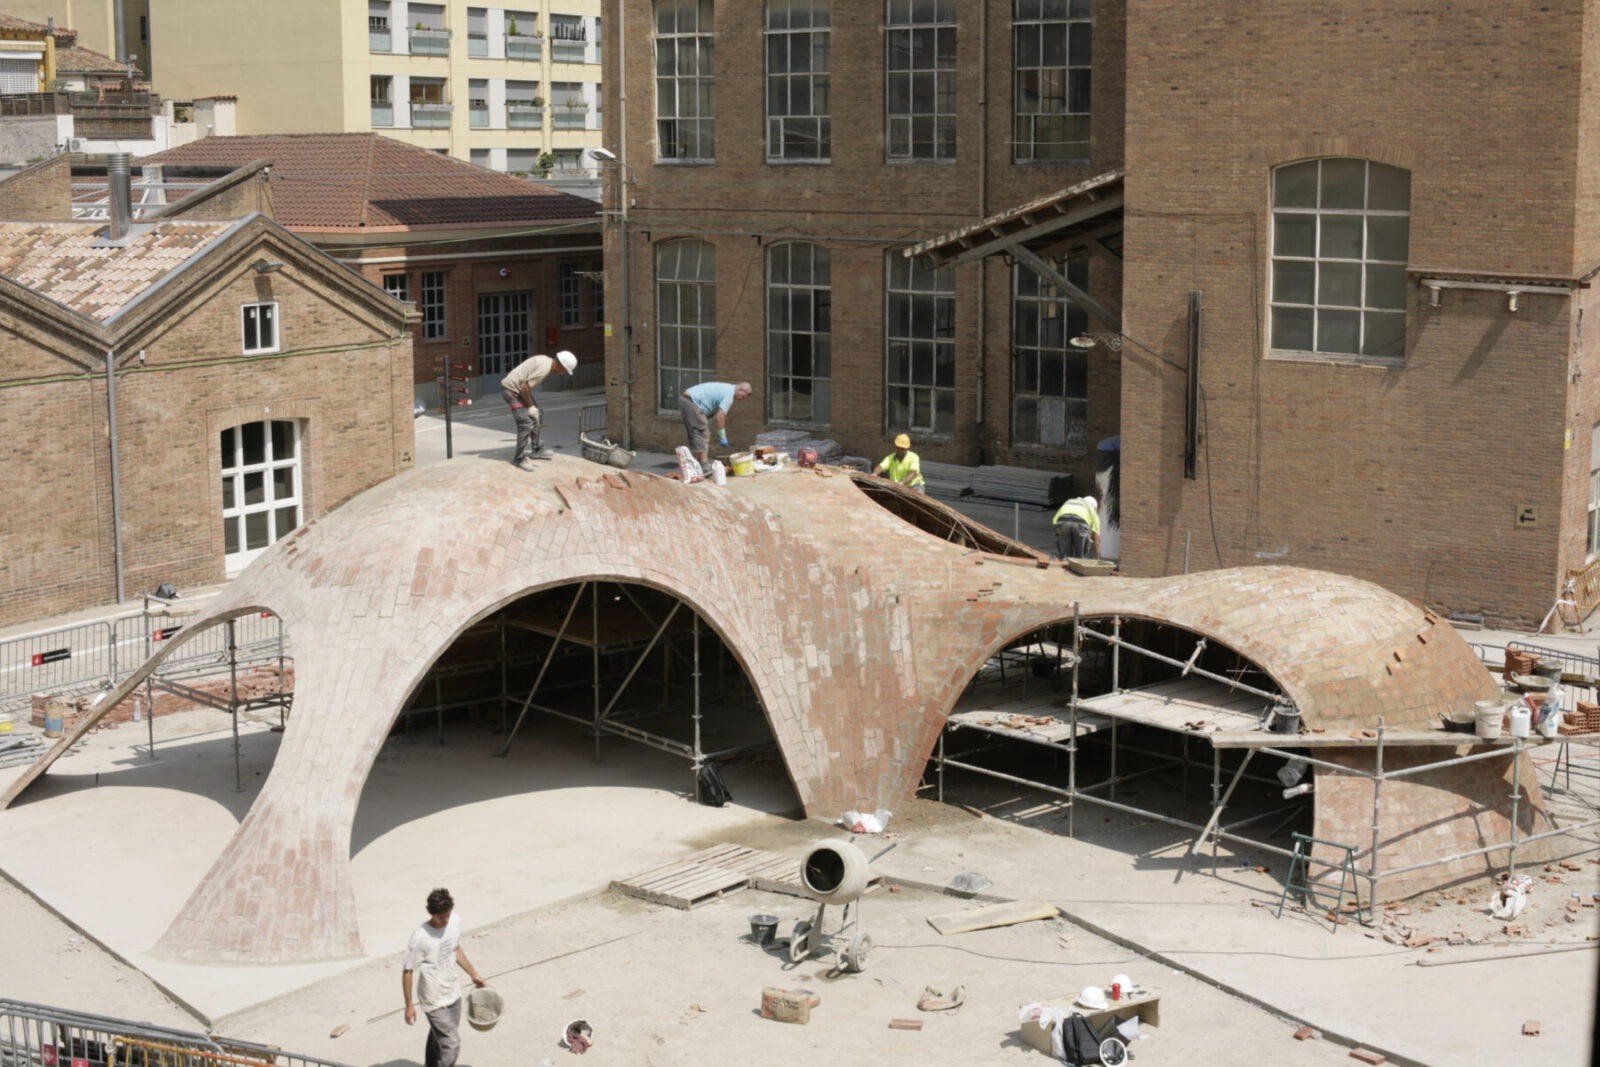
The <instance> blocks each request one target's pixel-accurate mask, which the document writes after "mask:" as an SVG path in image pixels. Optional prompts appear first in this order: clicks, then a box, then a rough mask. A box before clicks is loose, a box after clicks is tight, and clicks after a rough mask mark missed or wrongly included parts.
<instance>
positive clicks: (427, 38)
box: [411, 29, 450, 56]
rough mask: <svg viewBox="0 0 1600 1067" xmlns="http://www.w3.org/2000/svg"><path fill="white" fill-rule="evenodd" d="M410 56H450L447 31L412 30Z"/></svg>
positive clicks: (448, 33)
mask: <svg viewBox="0 0 1600 1067" xmlns="http://www.w3.org/2000/svg"><path fill="white" fill-rule="evenodd" d="M411 54H412V55H414V56H447V55H449V54H450V31H449V30H427V29H423V30H412V31H411Z"/></svg>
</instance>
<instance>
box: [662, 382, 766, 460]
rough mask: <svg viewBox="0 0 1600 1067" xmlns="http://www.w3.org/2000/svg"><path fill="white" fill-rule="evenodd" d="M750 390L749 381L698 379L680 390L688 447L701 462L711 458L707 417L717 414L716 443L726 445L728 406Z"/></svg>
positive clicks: (748, 393) (679, 409) (679, 406)
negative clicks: (694, 383)
mask: <svg viewBox="0 0 1600 1067" xmlns="http://www.w3.org/2000/svg"><path fill="white" fill-rule="evenodd" d="M750 393H751V389H750V383H749V382H739V383H737V384H732V385H730V384H729V383H727V382H701V383H700V384H699V385H691V386H690V387H689V388H687V389H685V390H684V391H683V392H682V393H680V394H679V396H678V412H679V414H681V415H682V416H683V428H684V430H685V431H686V432H687V433H688V435H689V451H690V452H693V453H694V458H695V459H697V460H699V461H700V462H701V463H702V464H705V463H709V462H710V461H711V455H710V453H711V425H710V423H709V422H708V421H707V420H708V419H709V418H710V417H711V416H713V415H715V416H716V418H717V443H718V444H720V445H721V446H722V447H723V448H727V447H728V421H727V420H728V409H729V408H731V407H733V402H734V401H735V400H743V399H744V398H745V397H747V396H749V395H750Z"/></svg>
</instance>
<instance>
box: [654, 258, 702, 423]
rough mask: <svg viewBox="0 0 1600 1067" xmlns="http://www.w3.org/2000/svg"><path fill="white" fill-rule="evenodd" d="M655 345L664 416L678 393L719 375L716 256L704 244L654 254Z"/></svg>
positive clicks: (674, 407)
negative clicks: (657, 355)
mask: <svg viewBox="0 0 1600 1067" xmlns="http://www.w3.org/2000/svg"><path fill="white" fill-rule="evenodd" d="M656 302H657V305H658V306H657V308H656V321H657V324H658V325H657V332H656V346H657V352H658V353H659V359H658V363H659V365H660V374H661V381H660V385H661V395H660V397H659V398H658V404H659V406H660V409H661V411H662V412H664V413H669V414H670V413H671V412H674V411H677V410H678V394H679V393H681V392H683V391H684V390H685V389H687V388H689V387H690V386H691V385H698V384H700V383H701V382H704V381H709V380H711V379H712V378H713V377H715V375H716V371H717V251H716V249H715V248H714V247H712V246H711V245H710V244H708V243H707V242H705V241H694V240H681V241H668V242H666V243H665V244H663V245H661V246H660V247H659V248H658V249H657V250H656Z"/></svg>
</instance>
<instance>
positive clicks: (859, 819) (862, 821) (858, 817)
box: [839, 808, 894, 834]
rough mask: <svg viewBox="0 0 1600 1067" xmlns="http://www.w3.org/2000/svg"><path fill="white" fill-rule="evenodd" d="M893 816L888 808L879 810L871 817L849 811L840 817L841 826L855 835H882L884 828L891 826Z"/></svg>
mask: <svg viewBox="0 0 1600 1067" xmlns="http://www.w3.org/2000/svg"><path fill="white" fill-rule="evenodd" d="M893 814H894V812H892V811H889V810H888V809H887V808H879V809H878V810H877V811H875V812H873V813H871V814H870V815H863V814H862V813H861V812H859V811H847V812H845V813H844V814H843V815H841V816H839V825H840V826H842V827H844V828H845V829H846V830H849V831H850V832H851V833H853V834H881V833H883V828H884V827H886V826H888V825H889V816H891V815H893Z"/></svg>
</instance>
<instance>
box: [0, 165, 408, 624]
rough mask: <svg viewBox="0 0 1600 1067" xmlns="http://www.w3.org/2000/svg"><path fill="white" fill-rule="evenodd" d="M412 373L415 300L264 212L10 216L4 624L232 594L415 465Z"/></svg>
mask: <svg viewBox="0 0 1600 1067" xmlns="http://www.w3.org/2000/svg"><path fill="white" fill-rule="evenodd" d="M59 169H60V170H62V171H63V172H64V169H65V168H59ZM45 172H46V174H48V173H49V169H48V168H46V169H45ZM3 189H4V185H0V190H3ZM206 199H211V198H206ZM212 202H213V203H215V201H214V200H213V201H212ZM200 205H201V201H197V203H196V206H197V207H198V206H200ZM121 225H122V224H120V223H118V224H113V226H121ZM410 368H411V338H410V331H409V328H408V323H407V310H406V308H405V307H404V306H403V305H401V304H399V303H397V302H396V301H395V300H393V299H392V298H391V297H389V296H388V295H386V294H385V293H384V292H383V291H382V290H381V289H380V288H378V287H376V286H374V285H372V284H370V283H368V282H366V281H364V280H362V279H361V278H359V277H357V276H356V275H354V274H352V273H350V272H349V271H346V270H343V269H341V268H340V267H338V266H337V265H335V264H334V263H332V262H331V261H329V260H328V258H327V257H326V256H323V255H322V254H321V253H319V252H317V251H316V250H315V249H313V248H311V247H310V246H309V245H307V244H306V243H305V242H303V241H301V240H300V239H298V238H297V237H295V236H294V235H292V234H290V233H288V232H287V231H285V230H284V229H283V228H282V227H281V226H278V225H277V224H275V223H274V222H272V221H271V220H270V219H267V218H266V217H264V216H262V215H259V214H254V215H249V216H246V217H243V218H234V219H220V220H212V219H197V220H190V219H184V218H182V217H178V218H173V219H163V220H158V221H149V222H142V223H141V222H134V223H132V224H128V225H125V226H124V227H123V229H122V231H121V233H120V235H119V236H114V235H113V234H112V233H111V232H108V226H107V225H106V224H104V223H94V222H72V221H45V222H0V426H4V428H5V432H4V434H3V435H0V456H3V458H4V463H3V464H0V499H3V500H5V502H6V508H5V514H4V517H3V519H0V624H8V623H15V622H21V621H25V620H27V619H32V618H37V617H40V616H43V615H48V614H53V613H58V612H63V611H68V610H72V609H75V608H80V607H84V606H87V605H93V604H102V603H106V602H109V601H113V600H117V599H121V598H122V597H124V596H132V595H135V594H137V593H138V592H139V591H141V590H145V589H152V588H154V587H155V586H157V585H159V584H160V583H163V582H171V583H173V584H174V585H177V586H179V587H180V588H181V587H184V586H188V585H195V584H202V583H210V582H216V581H220V580H221V579H222V578H223V577H224V576H225V575H229V574H232V573H234V572H235V571H237V570H239V569H240V568H242V567H243V566H244V565H246V564H247V563H248V562H249V561H250V560H252V559H253V558H254V557H255V556H256V555H259V554H260V552H261V551H262V550H264V549H265V548H266V547H267V546H268V545H270V544H271V543H273V542H274V541H276V540H278V539H279V538H281V537H284V536H286V535H287V534H288V533H289V532H290V531H291V530H293V529H295V528H297V527H298V526H300V525H302V524H303V523H305V522H307V521H309V520H311V519H314V518H316V517H317V516H319V515H321V514H323V513H325V512H327V511H328V510H329V509H331V508H333V507H335V506H337V505H338V504H339V503H341V502H342V501H344V500H345V499H346V498H347V497H349V496H351V495H352V494H354V493H356V492H358V491H360V490H361V489H364V488H366V487H368V486H370V485H373V484H375V483H377V482H381V481H383V480H384V479H386V478H389V477H391V476H393V475H394V474H395V473H397V472H399V471H401V470H404V469H406V468H408V467H410V466H411V463H412V417H411V381H410V379H411V373H410Z"/></svg>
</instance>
